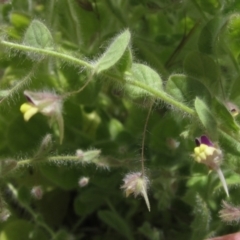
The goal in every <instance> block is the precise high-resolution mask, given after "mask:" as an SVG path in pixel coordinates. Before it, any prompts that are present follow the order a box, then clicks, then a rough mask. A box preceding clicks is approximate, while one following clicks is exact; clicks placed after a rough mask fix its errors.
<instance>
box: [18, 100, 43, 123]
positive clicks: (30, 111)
mask: <svg viewBox="0 0 240 240" xmlns="http://www.w3.org/2000/svg"><path fill="white" fill-rule="evenodd" d="M20 111H21V112H22V113H23V117H24V120H25V121H26V122H27V121H28V120H29V119H30V118H31V117H32V116H33V115H35V114H36V113H37V112H38V111H39V110H38V108H37V107H35V106H34V105H32V104H30V103H23V104H22V105H21V107H20Z"/></svg>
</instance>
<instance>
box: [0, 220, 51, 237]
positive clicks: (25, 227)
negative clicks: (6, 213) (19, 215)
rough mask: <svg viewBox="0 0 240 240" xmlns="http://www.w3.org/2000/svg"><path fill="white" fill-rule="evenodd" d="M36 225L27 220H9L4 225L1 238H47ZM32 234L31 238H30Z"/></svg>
mask: <svg viewBox="0 0 240 240" xmlns="http://www.w3.org/2000/svg"><path fill="white" fill-rule="evenodd" d="M34 227H35V226H34V225H33V224H31V223H29V222H27V221H25V220H16V221H13V222H9V223H8V224H7V225H5V226H4V227H3V229H2V230H1V234H0V239H1V240H26V239H33V240H46V239H49V238H47V237H46V235H45V234H44V233H43V232H41V231H39V230H37V229H36V230H35V229H34ZM30 236H31V238H30Z"/></svg>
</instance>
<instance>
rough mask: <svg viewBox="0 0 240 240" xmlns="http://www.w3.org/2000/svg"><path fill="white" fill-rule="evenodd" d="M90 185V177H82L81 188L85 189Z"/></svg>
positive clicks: (79, 183) (80, 180) (79, 182)
mask: <svg viewBox="0 0 240 240" xmlns="http://www.w3.org/2000/svg"><path fill="white" fill-rule="evenodd" d="M88 183H89V177H81V178H80V179H79V181H78V185H79V187H85V186H87V185H88Z"/></svg>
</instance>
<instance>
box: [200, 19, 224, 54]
mask: <svg viewBox="0 0 240 240" xmlns="http://www.w3.org/2000/svg"><path fill="white" fill-rule="evenodd" d="M226 22H227V18H226V17H222V16H221V17H216V18H213V19H211V20H210V21H209V22H208V23H207V24H206V26H205V27H204V28H203V29H202V31H201V33H200V36H199V39H198V48H199V50H200V51H201V52H203V53H207V54H212V53H214V49H215V48H216V46H217V42H219V34H220V33H221V31H222V30H223V28H224V25H225V24H226Z"/></svg>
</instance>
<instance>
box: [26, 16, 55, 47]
mask: <svg viewBox="0 0 240 240" xmlns="http://www.w3.org/2000/svg"><path fill="white" fill-rule="evenodd" d="M23 44H25V45H28V46H31V47H36V48H47V49H52V48H53V38H52V35H51V33H50V31H49V30H48V28H47V27H46V26H45V25H44V24H43V23H42V22H40V21H38V20H33V21H32V23H31V24H30V26H29V27H28V29H27V31H26V33H25V35H24V38H23Z"/></svg>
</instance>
